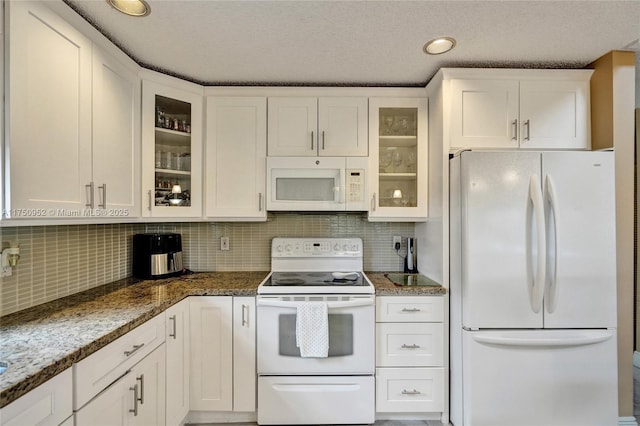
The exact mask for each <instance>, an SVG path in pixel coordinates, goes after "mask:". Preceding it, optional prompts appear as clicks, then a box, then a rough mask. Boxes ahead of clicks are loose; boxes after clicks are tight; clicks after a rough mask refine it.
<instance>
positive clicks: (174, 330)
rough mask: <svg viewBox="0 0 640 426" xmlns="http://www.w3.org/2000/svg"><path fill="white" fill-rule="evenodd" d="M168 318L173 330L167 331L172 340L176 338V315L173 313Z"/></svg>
mask: <svg viewBox="0 0 640 426" xmlns="http://www.w3.org/2000/svg"><path fill="white" fill-rule="evenodd" d="M169 320H170V321H172V322H173V326H172V327H171V329H172V330H173V331H172V332H171V333H169V337H173V340H176V334H177V333H176V316H175V315H171V316H170V317H169Z"/></svg>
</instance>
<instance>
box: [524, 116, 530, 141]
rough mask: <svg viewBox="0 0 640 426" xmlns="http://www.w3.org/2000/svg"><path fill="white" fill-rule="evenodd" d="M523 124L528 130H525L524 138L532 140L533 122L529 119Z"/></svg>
mask: <svg viewBox="0 0 640 426" xmlns="http://www.w3.org/2000/svg"><path fill="white" fill-rule="evenodd" d="M523 126H524V129H525V130H526V131H525V132H524V140H525V141H529V140H531V122H530V121H529V120H527V121H525V122H524V124H523Z"/></svg>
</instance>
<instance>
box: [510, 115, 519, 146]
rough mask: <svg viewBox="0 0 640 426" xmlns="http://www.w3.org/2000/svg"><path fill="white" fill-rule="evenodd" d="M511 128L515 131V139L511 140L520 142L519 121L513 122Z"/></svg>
mask: <svg viewBox="0 0 640 426" xmlns="http://www.w3.org/2000/svg"><path fill="white" fill-rule="evenodd" d="M511 126H512V130H513V132H512V133H513V137H512V138H511V140H512V141H517V140H518V120H517V119H515V120H513V121H512V122H511Z"/></svg>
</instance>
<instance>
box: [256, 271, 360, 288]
mask: <svg viewBox="0 0 640 426" xmlns="http://www.w3.org/2000/svg"><path fill="white" fill-rule="evenodd" d="M337 274H344V277H341V276H339V277H338V278H336V277H334V275H333V274H332V273H331V272H274V273H272V274H271V277H269V279H268V280H267V281H266V282H265V283H264V285H265V286H272V287H273V286H277V287H291V286H323V287H324V286H345V287H346V286H368V285H369V284H368V283H367V282H365V281H364V279H363V278H362V273H361V272H356V273H343V272H340V273H336V275H337Z"/></svg>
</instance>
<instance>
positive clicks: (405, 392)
mask: <svg viewBox="0 0 640 426" xmlns="http://www.w3.org/2000/svg"><path fill="white" fill-rule="evenodd" d="M421 393H422V392H420V391H419V390H415V389H414V390H411V391H408V390H406V389H403V390H402V394H403V395H420V394H421Z"/></svg>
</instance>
